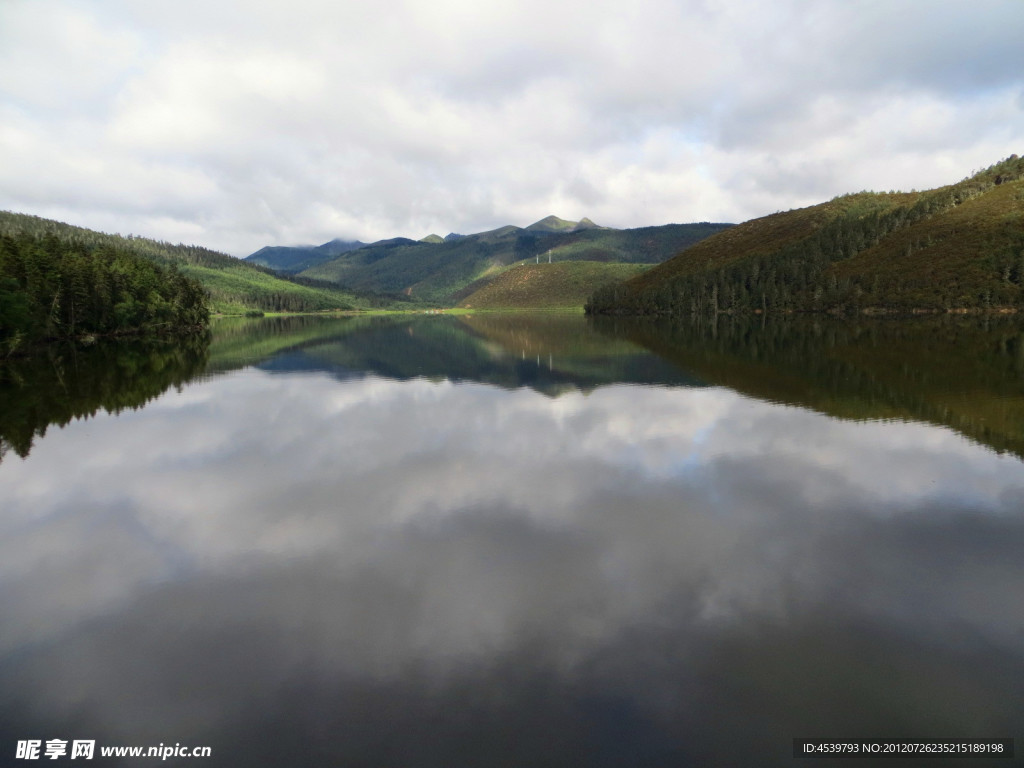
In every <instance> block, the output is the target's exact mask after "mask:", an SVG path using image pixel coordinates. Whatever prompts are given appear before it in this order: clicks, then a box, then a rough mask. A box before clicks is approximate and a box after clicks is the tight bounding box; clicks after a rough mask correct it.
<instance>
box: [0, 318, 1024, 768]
mask: <svg viewBox="0 0 1024 768" xmlns="http://www.w3.org/2000/svg"><path fill="white" fill-rule="evenodd" d="M1022 338H1024V337H1022V334H1021V330H1020V328H1018V327H1015V326H1013V325H1010V324H1006V323H1002V324H1000V323H996V324H991V323H987V322H984V321H972V322H966V323H953V322H948V321H942V322H940V321H931V322H930V323H927V322H926V323H922V324H919V325H918V326H911V325H907V324H904V325H898V324H894V323H888V324H885V323H880V324H874V325H872V324H867V325H863V324H862V325H856V326H852V325H844V324H842V323H837V322H826V321H815V322H812V323H795V322H794V323H788V324H787V323H781V324H779V323H775V324H770V323H764V324H757V323H754V324H749V325H744V324H740V323H735V324H732V323H730V322H728V321H723V322H722V323H720V324H717V325H714V326H688V325H678V326H674V327H664V326H656V325H651V324H636V323H625V322H618V323H616V322H606V323H599V324H596V325H595V324H592V323H588V322H587V321H586V320H585V319H584V318H582V317H558V316H551V317H546V318H537V317H533V318H531V317H525V316H520V317H514V318H501V317H495V316H487V317H476V318H472V317H470V318H462V319H456V318H443V317H442V318H421V319H410V318H398V319H376V320H366V319H340V320H314V319H311V318H291V319H286V320H282V319H278V320H270V319H268V320H263V321H247V322H245V323H242V322H224V323H222V324H221V325H220V326H218V327H217V328H216V329H215V333H214V337H213V340H212V343H211V344H210V346H209V347H208V348H207V347H204V346H203V345H198V344H197V345H192V346H191V347H188V346H186V347H172V348H168V347H163V348H145V349H140V348H135V347H129V346H125V345H122V346H121V347H118V348H107V347H102V348H96V349H93V350H89V351H84V352H79V353H77V354H71V353H67V352H66V353H63V354H61V355H60V356H55V357H52V358H51V359H45V360H42V361H34V362H21V363H18V364H16V365H15V366H11V367H9V368H8V369H7V370H6V371H5V372H4V376H3V379H2V380H0V395H2V397H3V406H2V410H3V413H2V415H0V418H2V422H0V436H2V441H3V442H2V446H3V449H4V451H5V453H4V454H3V457H2V461H0V750H3V752H2V753H0V754H3V758H2V759H0V764H7V763H8V762H12V763H13V762H14V761H13V760H9V758H11V757H12V756H13V755H14V749H15V744H16V742H17V741H18V740H20V739H29V738H34V739H42V740H46V739H53V738H60V739H68V740H71V739H76V738H83V739H95V740H96V742H97V744H138V745H156V744H161V743H163V744H174V743H176V742H177V743H181V744H188V745H209V746H210V747H211V748H212V750H213V757H212V758H208V759H205V760H192V761H183V762H182V764H193V765H198V764H199V763H202V764H203V765H216V766H236V765H237V766H262V765H267V766H271V765H273V766H280V765H296V766H320V765H340V766H350V765H351V766H355V765H358V766H363V765H365V766H490V765H502V766H545V765H552V766H569V765H594V766H606V765H607V766H622V765H636V766H662V765H664V766H691V765H692V766H705V765H790V764H799V765H813V764H815V761H809V760H800V761H794V760H792V757H791V755H792V739H793V738H794V737H814V738H829V739H840V738H842V739H850V738H893V739H895V738H921V739H938V738H951V739H952V738H957V739H960V738H982V737H1014V736H1015V737H1017V740H1018V750H1019V749H1022V748H1024V743H1022V742H1021V737H1024V731H1022V729H1021V725H1022V722H1024V682H1022V681H1024V598H1022V595H1024V556H1022V554H1024V462H1022V460H1021V455H1022V454H1024V450H1022V448H1024V430H1022V429H1021V427H1022V424H1024V353H1022V345H1021V340H1022ZM90 413H92V414H93V415H92V416H91V417H89V418H75V417H81V416H82V415H84V414H90ZM61 424H63V426H59V425H61ZM47 425H50V426H49V427H48V428H47ZM145 762H147V761H146V760H135V761H130V760H129V761H126V762H125V764H128V765H139V764H142V763H145ZM102 763H103V761H102V760H99V758H98V756H97V761H96V762H94V763H93V764H102ZM171 763H173V761H168V764H171ZM1011 763H1012V764H1015V765H1016V764H1020V760H1019V759H1018V760H1016V761H1008V760H1002V761H995V762H993V761H985V763H984V764H988V765H1007V764H1011ZM22 764H27V763H24V762H23V761H22ZM822 764H831V763H829V762H827V761H826V762H824V763H822ZM860 764H864V763H863V762H862V763H860ZM922 764H923V763H922ZM938 764H943V765H945V764H948V761H942V762H940V763H938ZM956 764H957V765H968V764H970V761H964V760H957V761H956Z"/></svg>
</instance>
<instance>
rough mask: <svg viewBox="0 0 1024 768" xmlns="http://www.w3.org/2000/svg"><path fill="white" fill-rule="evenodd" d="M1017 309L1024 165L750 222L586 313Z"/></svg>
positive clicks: (1013, 161)
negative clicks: (939, 184)
mask: <svg viewBox="0 0 1024 768" xmlns="http://www.w3.org/2000/svg"><path fill="white" fill-rule="evenodd" d="M992 308H1022V309H1024V159H1021V158H1018V157H1017V156H1016V155H1013V156H1011V157H1009V158H1007V159H1006V160H1004V161H1002V162H1000V163H996V164H995V165H993V166H991V167H990V168H987V169H985V170H983V171H981V172H979V173H977V174H975V175H974V176H971V177H968V178H966V179H964V180H963V181H960V182H958V183H956V184H951V185H948V186H945V187H939V188H938V189H932V190H925V191H922V192H916V191H915V192H900V193H895V192H890V193H876V192H859V193H856V194H850V195H843V196H841V197H837V198H835V199H833V200H831V201H829V202H827V203H821V204H820V205H815V206H811V207H809V208H801V209H799V210H794V211H787V212H785V213H776V214H773V215H771V216H765V217H763V218H759V219H754V220H752V221H748V222H745V223H743V224H740V225H738V226H736V227H733V228H731V229H729V230H727V231H724V232H721V233H719V234H717V235H715V236H713V237H709V238H707V239H706V240H703V241H702V242H700V243H698V244H696V245H694V246H693V247H691V248H689V249H687V250H686V251H684V252H682V253H680V254H679V255H678V256H676V257H675V258H673V259H670V260H668V261H666V262H665V263H664V264H661V265H659V266H657V267H655V268H653V269H651V270H649V271H648V272H645V273H644V274H642V275H639V276H637V277H636V278H633V279H632V280H629V281H628V282H626V283H624V284H622V285H620V286H615V287H611V288H606V289H602V290H600V291H598V292H596V293H595V295H594V296H593V297H592V298H591V300H590V302H589V303H588V311H589V312H592V313H610V314H665V315H688V314H718V313H721V312H792V311H830V312H841V313H845V312H914V311H929V312H941V311H949V310H985V309H992Z"/></svg>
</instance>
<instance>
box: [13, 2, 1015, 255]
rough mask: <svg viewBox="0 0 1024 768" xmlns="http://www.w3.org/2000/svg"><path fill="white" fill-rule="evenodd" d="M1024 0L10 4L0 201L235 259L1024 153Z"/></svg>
mask: <svg viewBox="0 0 1024 768" xmlns="http://www.w3.org/2000/svg"><path fill="white" fill-rule="evenodd" d="M1022 41H1024V1H1022V0H975V1H974V2H971V3H965V2H960V1H959V0H956V1H954V0H772V2H770V3H765V2H763V1H758V0H630V2H624V1H623V0H619V2H615V3H610V2H606V1H605V0H586V1H585V2H584V0H490V1H489V2H469V0H430V1H429V2H427V1H426V0H377V2H373V3H370V2H366V0H361V1H360V2H355V1H354V0H289V1H288V2H282V1H281V0H273V1H272V2H257V1H254V0H245V1H244V2H243V1H242V0H174V2H170V1H169V0H145V1H142V0H105V2H102V3H99V2H84V1H82V2H75V1H72V0H0V209H6V210H14V211H19V212H26V213H33V214H37V215H41V216H47V217H51V218H56V219H60V220H63V221H68V222H70V223H73V224H78V225H81V226H86V227H90V228H94V229H100V230H103V231H108V232H120V233H122V234H128V233H135V234H140V235H146V236H150V237H157V238H161V239H166V240H170V241H173V242H179V241H180V242H192V243H198V244H201V245H206V246H209V247H213V248H217V249H220V250H224V251H227V252H229V253H232V254H234V255H239V256H244V255H246V254H248V253H250V252H252V251H254V250H256V249H258V248H260V247H261V246H263V245H268V244H282V245H284V244H298V243H318V242H324V241H326V240H329V239H331V238H334V237H343V238H346V239H361V240H364V241H368V240H374V239H378V238H383V237H392V236H398V235H402V236H406V237H413V238H419V237H423V236H424V235H427V234H428V233H431V232H434V233H437V234H440V235H444V234H447V233H448V232H451V231H455V232H463V233H468V232H475V231H482V230H486V229H491V228H494V227H497V226H500V225H504V224H518V225H521V226H523V225H526V224H529V223H531V222H533V221H536V220H538V219H540V218H543V217H544V216H546V215H548V214H552V213H553V214H556V215H559V216H562V217H564V218H569V219H578V218H581V217H583V216H589V217H590V218H592V219H594V220H595V221H597V222H598V223H599V224H605V225H608V226H615V227H637V226H646V225H653V224H665V223H669V222H690V221H706V220H710V221H736V222H738V221H743V220H745V219H748V218H752V217H756V216H761V215H764V214H767V213H772V212H774V211H776V210H785V209H789V208H795V207H800V206H804V205H809V204H813V203H816V202H820V201H821V200H824V199H828V198H831V197H833V196H835V195H837V194H841V193H844V192H848V191H857V190H860V189H877V190H888V189H891V188H895V189H910V188H915V187H916V188H927V187H932V186H938V185H941V184H944V183H949V182H952V181H956V180H959V179H960V178H963V177H964V176H966V175H968V174H969V173H971V171H973V170H974V169H977V168H981V167H984V166H987V165H990V164H992V163H993V162H996V161H997V160H1000V159H1002V158H1004V157H1006V156H1007V155H1009V154H1011V153H1018V154H1024V42H1022Z"/></svg>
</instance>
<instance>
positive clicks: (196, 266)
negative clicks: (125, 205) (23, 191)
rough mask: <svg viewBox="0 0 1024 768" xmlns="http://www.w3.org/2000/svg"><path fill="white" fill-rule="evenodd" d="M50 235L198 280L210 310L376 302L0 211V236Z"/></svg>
mask: <svg viewBox="0 0 1024 768" xmlns="http://www.w3.org/2000/svg"><path fill="white" fill-rule="evenodd" d="M22 234H26V235H32V236H38V237H45V236H48V235H49V236H53V237H55V238H57V239H58V240H60V241H62V242H70V243H77V244H81V245H82V246H83V247H85V248H87V249H91V248H96V247H100V246H103V247H106V248H111V249H115V250H125V249H127V250H130V251H131V252H132V253H133V254H137V255H139V256H141V257H143V258H146V259H149V260H150V261H152V262H156V263H157V264H158V265H163V266H170V265H173V266H175V267H176V268H177V269H178V270H179V271H180V272H181V273H182V274H184V275H185V276H187V277H190V278H194V279H195V280H198V281H199V282H200V283H201V284H202V286H203V288H205V289H206V291H207V293H208V294H209V305H210V309H211V310H213V311H214V312H224V313H243V312H245V311H247V310H261V311H294V312H309V311H314V310H328V309H353V308H355V307H360V306H368V305H370V304H372V303H375V302H379V301H381V299H379V298H376V297H366V296H356V295H354V294H353V293H352V292H347V291H343V290H339V288H338V287H337V286H335V285H333V284H329V283H328V284H321V283H317V282H315V281H313V280H308V279H305V278H299V277H288V276H283V275H279V274H277V273H275V272H274V271H272V270H270V269H268V268H266V267H261V266H257V265H255V264H251V263H249V262H247V261H243V260H241V259H236V258H234V257H233V256H228V255H227V254H225V253H218V252H217V251H211V250H209V249H207V248H201V247H198V246H194V245H181V244H179V245H171V244H170V243H165V242H160V241H157V240H150V239H148V238H145V237H135V236H132V235H129V236H128V237H122V236H121V235H108V234H105V233H102V232H95V231H93V230H90V229H85V228H83V227H75V226H72V225H70V224H65V223H63V222H59V221H52V220H49V219H42V218H39V217H37V216H28V215H26V214H20V213H10V212H7V211H0V235H8V236H12V237H14V236H19V235H22Z"/></svg>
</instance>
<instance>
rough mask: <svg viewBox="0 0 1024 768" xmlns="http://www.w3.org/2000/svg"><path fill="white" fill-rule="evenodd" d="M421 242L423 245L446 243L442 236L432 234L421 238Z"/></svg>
mask: <svg viewBox="0 0 1024 768" xmlns="http://www.w3.org/2000/svg"><path fill="white" fill-rule="evenodd" d="M420 242H421V243H434V244H437V243H443V242H444V238H443V237H441V236H440V235H434V234H430V235H427V236H426V237H424V238H421V239H420Z"/></svg>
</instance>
